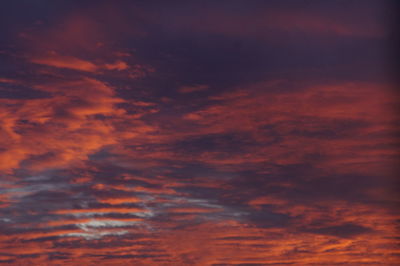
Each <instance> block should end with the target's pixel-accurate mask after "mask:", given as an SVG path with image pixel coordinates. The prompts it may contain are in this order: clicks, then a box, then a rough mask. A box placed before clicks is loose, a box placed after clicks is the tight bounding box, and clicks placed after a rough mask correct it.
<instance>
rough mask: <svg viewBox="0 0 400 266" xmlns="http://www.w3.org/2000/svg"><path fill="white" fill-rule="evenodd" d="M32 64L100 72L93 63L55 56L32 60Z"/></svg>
mask: <svg viewBox="0 0 400 266" xmlns="http://www.w3.org/2000/svg"><path fill="white" fill-rule="evenodd" d="M31 62H32V63H35V64H40V65H46V66H52V67H57V68H68V69H73V70H79V71H86V72H96V71H97V70H98V66H96V65H95V64H93V63H92V62H89V61H85V60H82V59H79V58H75V57H69V56H60V55H54V56H51V57H42V58H32V59H31Z"/></svg>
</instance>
